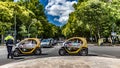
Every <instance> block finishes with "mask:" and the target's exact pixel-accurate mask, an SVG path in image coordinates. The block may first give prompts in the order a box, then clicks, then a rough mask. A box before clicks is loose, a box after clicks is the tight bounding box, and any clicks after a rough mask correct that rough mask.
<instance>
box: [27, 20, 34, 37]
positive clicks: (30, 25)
mask: <svg viewBox="0 0 120 68" xmlns="http://www.w3.org/2000/svg"><path fill="white" fill-rule="evenodd" d="M33 23H34V22H32V23H31V24H30V25H29V26H28V38H29V37H30V35H29V30H30V26H31V25H32V24H33Z"/></svg>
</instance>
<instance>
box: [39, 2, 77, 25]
mask: <svg viewBox="0 0 120 68" xmlns="http://www.w3.org/2000/svg"><path fill="white" fill-rule="evenodd" d="M40 3H41V4H43V6H44V12H45V14H46V16H47V19H48V21H49V22H50V23H53V24H55V25H56V26H62V25H64V24H66V23H67V21H68V18H69V14H70V13H71V12H73V11H74V8H73V7H72V5H73V4H74V3H77V0H40Z"/></svg>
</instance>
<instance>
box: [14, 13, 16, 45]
mask: <svg viewBox="0 0 120 68" xmlns="http://www.w3.org/2000/svg"><path fill="white" fill-rule="evenodd" d="M14 23H15V25H14V31H15V32H14V34H15V35H14V38H15V44H16V35H17V33H16V32H17V30H16V11H15V12H14Z"/></svg>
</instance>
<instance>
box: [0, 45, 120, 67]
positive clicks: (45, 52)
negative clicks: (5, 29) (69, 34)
mask: <svg viewBox="0 0 120 68" xmlns="http://www.w3.org/2000/svg"><path fill="white" fill-rule="evenodd" d="M60 47H61V44H57V45H56V46H54V47H53V48H42V55H40V56H35V55H29V56H20V57H16V58H14V59H7V57H6V55H7V52H6V48H5V46H0V65H4V64H8V63H12V62H19V61H24V60H29V59H36V58H45V57H55V56H59V54H58V50H59V49H60ZM88 48H89V55H88V57H89V56H102V57H110V58H120V54H119V52H120V47H119V46H94V44H88Z"/></svg>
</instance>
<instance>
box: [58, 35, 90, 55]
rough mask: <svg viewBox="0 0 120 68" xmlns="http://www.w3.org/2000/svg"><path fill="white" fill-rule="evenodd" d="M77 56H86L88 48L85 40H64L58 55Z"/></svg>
mask: <svg viewBox="0 0 120 68" xmlns="http://www.w3.org/2000/svg"><path fill="white" fill-rule="evenodd" d="M67 54H78V55H82V56H86V55H88V46H87V41H86V39H85V38H82V37H73V38H70V39H68V40H66V41H65V42H64V43H63V46H62V47H61V48H60V49H59V55H61V56H63V55H67Z"/></svg>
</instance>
